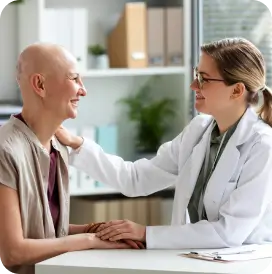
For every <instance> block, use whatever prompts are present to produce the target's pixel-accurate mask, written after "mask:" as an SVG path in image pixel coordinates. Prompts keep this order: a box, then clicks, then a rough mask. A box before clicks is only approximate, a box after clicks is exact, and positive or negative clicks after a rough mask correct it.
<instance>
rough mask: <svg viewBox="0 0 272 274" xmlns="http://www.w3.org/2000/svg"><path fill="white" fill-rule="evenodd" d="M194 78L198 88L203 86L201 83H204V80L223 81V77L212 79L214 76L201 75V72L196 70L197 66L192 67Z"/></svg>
mask: <svg viewBox="0 0 272 274" xmlns="http://www.w3.org/2000/svg"><path fill="white" fill-rule="evenodd" d="M193 69H194V75H195V76H194V80H197V85H198V87H199V88H200V89H202V88H203V84H204V83H205V81H207V82H208V81H216V82H225V80H223V79H214V78H206V77H203V76H202V74H201V73H199V72H198V71H197V68H196V67H194V68H193Z"/></svg>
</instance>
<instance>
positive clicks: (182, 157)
mask: <svg viewBox="0 0 272 274" xmlns="http://www.w3.org/2000/svg"><path fill="white" fill-rule="evenodd" d="M265 79H266V75H265V64H264V60H263V56H262V55H261V53H260V51H259V50H258V49H257V48H256V47H255V46H254V45H253V44H252V43H250V42H249V41H247V40H245V39H238V38H235V39H223V40H220V41H216V42H213V43H210V44H205V45H203V46H202V47H201V57H200V61H199V64H198V67H197V68H196V69H195V79H194V81H193V82H192V84H191V89H192V90H194V91H195V93H196V103H195V107H196V109H197V110H198V111H199V112H202V113H205V114H208V115H198V116H197V117H195V118H194V119H193V120H192V121H191V122H190V123H189V125H188V126H187V127H186V128H185V129H184V130H183V131H182V132H181V133H180V134H179V135H178V136H177V137H176V138H175V139H174V140H172V141H171V142H168V143H165V144H163V145H162V146H161V147H160V148H159V150H158V152H157V155H156V156H155V157H154V158H153V159H151V160H147V159H141V160H138V161H136V162H128V161H124V160H123V159H122V158H120V157H118V156H114V155H109V154H106V153H105V152H104V151H103V150H102V148H101V147H100V146H99V145H97V144H96V143H95V142H93V141H90V140H87V139H85V140H84V139H83V138H81V137H79V136H73V135H71V134H70V133H69V132H68V131H67V130H66V129H65V128H60V129H59V130H58V132H57V133H56V135H57V137H58V139H59V140H60V141H61V142H62V143H64V144H66V145H68V146H70V147H72V148H73V149H74V150H73V151H72V153H71V156H70V157H71V158H70V160H71V164H72V165H73V166H75V167H76V168H78V169H80V170H83V171H85V172H86V173H88V174H89V175H90V176H92V177H93V178H94V179H96V180H99V181H102V182H104V183H107V184H109V185H111V186H112V187H114V188H116V189H118V190H119V191H121V192H122V193H123V194H124V195H127V196H131V197H135V196H145V195H149V194H151V193H154V192H156V191H159V190H162V189H164V188H167V187H168V186H171V185H173V184H174V185H175V198H174V205H173V213H172V223H171V226H170V225H169V226H147V227H145V226H142V225H139V224H136V223H133V222H131V221H128V220H114V221H110V222H108V223H106V224H105V225H104V227H103V228H102V230H101V231H100V232H98V233H97V236H98V237H100V238H101V239H109V240H111V241H116V240H120V239H126V238H129V239H134V240H140V241H143V242H146V246H147V248H148V249H155V248H160V249H183V248H221V247H231V246H240V245H242V244H251V243H256V244H262V243H268V242H272V129H271V126H272V91H271V90H270V89H269V88H268V87H267V86H266V83H265ZM261 94H262V95H263V105H262V106H261V108H260V112H259V113H258V114H256V113H255V111H254V109H253V108H252V107H251V106H252V105H256V104H257V103H258V100H259V98H260V96H261Z"/></svg>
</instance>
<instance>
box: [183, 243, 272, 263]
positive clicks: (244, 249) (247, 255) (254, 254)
mask: <svg viewBox="0 0 272 274" xmlns="http://www.w3.org/2000/svg"><path fill="white" fill-rule="evenodd" d="M181 255H182V256H185V257H190V258H193V259H201V260H208V261H213V262H235V261H249V260H257V259H263V258H272V245H269V244H268V245H243V246H241V247H234V248H221V249H211V250H210V249H209V250H203V249H202V250H199V251H198V250H193V251H192V252H189V253H188V252H187V253H182V254H181Z"/></svg>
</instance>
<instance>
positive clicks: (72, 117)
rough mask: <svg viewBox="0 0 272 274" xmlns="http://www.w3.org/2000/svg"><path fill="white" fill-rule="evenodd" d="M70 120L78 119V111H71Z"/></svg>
mask: <svg viewBox="0 0 272 274" xmlns="http://www.w3.org/2000/svg"><path fill="white" fill-rule="evenodd" d="M67 116H68V117H67V118H68V119H75V118H76V117H77V111H76V110H73V111H70V112H69V113H68V115H67Z"/></svg>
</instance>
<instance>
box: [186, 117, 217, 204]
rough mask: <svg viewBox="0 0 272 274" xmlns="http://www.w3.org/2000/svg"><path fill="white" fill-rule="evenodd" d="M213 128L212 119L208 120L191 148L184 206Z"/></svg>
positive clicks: (189, 196) (192, 189) (188, 199)
mask: <svg viewBox="0 0 272 274" xmlns="http://www.w3.org/2000/svg"><path fill="white" fill-rule="evenodd" d="M212 129H213V120H211V121H210V123H209V125H208V127H207V128H206V130H205V132H204V134H203V133H202V134H203V136H202V138H201V140H200V142H199V143H198V144H197V145H196V146H195V147H194V148H193V151H192V154H191V157H190V159H189V165H188V166H189V168H188V169H187V172H188V171H189V180H188V183H187V185H186V187H187V191H186V192H185V193H186V202H187V204H186V205H185V206H186V208H187V206H188V203H189V201H190V198H191V196H192V194H193V191H194V188H195V185H196V182H197V179H198V176H199V173H200V170H201V167H202V165H203V162H204V158H205V154H206V148H207V146H208V145H209V143H210V136H211V132H212Z"/></svg>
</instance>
